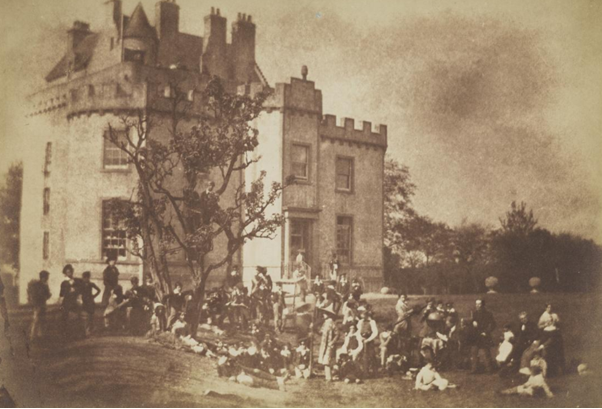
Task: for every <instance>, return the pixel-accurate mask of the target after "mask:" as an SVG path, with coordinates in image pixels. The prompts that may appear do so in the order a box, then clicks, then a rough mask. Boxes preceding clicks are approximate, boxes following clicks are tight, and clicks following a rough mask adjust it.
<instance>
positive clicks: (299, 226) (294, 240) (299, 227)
mask: <svg viewBox="0 0 602 409" xmlns="http://www.w3.org/2000/svg"><path fill="white" fill-rule="evenodd" d="M310 227H311V221H310V220H306V219H291V246H290V249H291V253H290V259H291V260H295V259H296V257H297V255H298V254H299V251H303V253H304V254H305V257H304V258H305V262H306V263H308V262H309V253H310V252H311V246H310V243H309V240H310Z"/></svg>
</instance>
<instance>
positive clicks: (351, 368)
mask: <svg viewBox="0 0 602 409" xmlns="http://www.w3.org/2000/svg"><path fill="white" fill-rule="evenodd" d="M335 370H336V373H337V376H338V377H339V379H341V380H343V381H344V382H345V383H352V382H353V383H361V382H362V379H361V370H360V367H359V365H358V364H357V362H356V361H355V360H353V359H352V358H351V357H350V356H349V355H347V354H341V356H340V357H339V359H337V365H336V368H335Z"/></svg>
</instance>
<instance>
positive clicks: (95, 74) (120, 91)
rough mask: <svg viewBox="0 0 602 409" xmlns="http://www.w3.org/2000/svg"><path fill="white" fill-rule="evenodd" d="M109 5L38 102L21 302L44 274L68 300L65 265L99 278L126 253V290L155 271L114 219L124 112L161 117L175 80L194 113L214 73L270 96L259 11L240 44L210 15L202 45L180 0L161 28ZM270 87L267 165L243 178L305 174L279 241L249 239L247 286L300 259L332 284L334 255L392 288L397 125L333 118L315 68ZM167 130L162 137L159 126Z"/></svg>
mask: <svg viewBox="0 0 602 409" xmlns="http://www.w3.org/2000/svg"><path fill="white" fill-rule="evenodd" d="M104 7H105V8H106V10H105V13H106V21H105V24H104V26H103V27H101V28H99V29H98V30H91V28H90V26H89V25H88V24H86V23H83V22H79V21H76V22H75V23H74V24H73V27H72V28H71V29H70V30H69V31H68V32H67V36H66V38H67V41H66V49H65V52H64V55H63V56H62V58H61V59H60V60H59V61H58V62H57V63H56V65H55V66H54V67H53V68H52V70H51V71H50V72H49V73H48V75H47V76H46V83H47V84H46V86H45V87H44V88H43V89H40V90H38V91H37V92H35V93H34V94H33V95H31V96H30V101H29V102H30V113H29V114H28V116H27V121H26V127H27V129H28V135H29V144H28V146H29V150H28V152H27V155H25V159H24V182H23V192H24V194H23V197H24V201H23V207H22V213H21V220H22V227H21V234H20V236H21V255H20V261H21V275H20V280H21V285H20V288H21V289H20V301H21V302H25V300H26V287H27V286H26V283H27V282H29V281H30V280H31V279H34V278H37V274H38V272H39V271H40V270H48V271H50V272H51V279H50V286H51V291H52V293H53V295H54V298H55V299H56V298H57V297H58V292H59V291H58V289H59V285H60V282H61V281H62V280H63V277H62V274H61V272H62V267H63V266H64V265H65V264H67V263H70V264H72V265H73V266H74V268H75V271H76V275H77V276H79V275H80V274H81V273H82V272H83V271H86V270H88V271H91V272H92V278H93V280H94V281H96V282H101V281H102V271H103V270H104V267H105V258H106V255H107V252H109V251H112V252H117V254H118V256H119V260H118V268H119V270H120V272H121V275H120V279H121V280H123V283H122V284H123V285H125V282H126V281H127V280H129V279H130V278H131V277H132V276H141V275H142V273H143V270H144V266H143V264H142V262H141V261H140V259H138V258H137V257H134V256H133V255H132V254H130V253H129V252H128V248H129V247H130V246H131V245H132V243H129V242H128V239H127V238H126V235H125V232H124V231H123V230H122V229H121V228H120V223H119V221H118V220H113V218H112V217H111V215H110V213H109V212H108V211H107V201H108V200H110V199H113V198H122V199H129V198H131V197H132V194H133V192H134V191H135V188H136V186H137V183H136V173H135V170H134V169H132V167H131V165H130V164H128V162H127V159H126V157H125V155H124V154H123V153H122V152H121V151H120V150H119V149H117V148H116V147H114V146H113V145H112V144H111V143H110V142H107V141H105V139H104V138H103V134H104V133H105V132H107V129H108V126H109V124H111V125H112V126H114V127H116V128H118V127H119V123H120V121H121V119H122V118H123V117H125V116H127V115H132V114H133V113H135V112H136V111H138V110H145V111H146V112H147V113H148V115H156V116H157V117H160V116H161V115H162V114H163V113H162V112H160V111H161V109H160V108H159V109H157V108H156V107H158V106H161V103H162V102H166V101H167V102H168V101H169V100H170V98H173V88H172V86H171V85H170V84H171V82H170V81H171V80H172V79H173V78H174V76H177V77H178V79H179V81H180V84H181V85H180V86H181V87H184V89H186V90H188V92H187V98H188V99H189V101H191V102H192V104H193V107H195V105H194V104H195V102H196V100H195V90H196V89H200V87H201V86H202V85H203V84H205V83H206V82H207V81H208V80H209V79H210V78H211V77H212V76H215V75H217V76H219V77H220V78H221V79H222V80H223V82H224V84H225V86H226V89H227V90H229V91H230V92H252V90H253V89H260V88H265V87H269V84H268V82H267V80H266V79H265V77H264V75H263V74H262V72H261V69H260V68H259V66H258V65H257V62H256V61H255V29H256V27H255V24H254V23H253V21H252V17H251V16H250V15H249V16H247V15H245V14H239V15H238V18H237V19H236V21H235V22H234V23H232V31H231V43H228V42H227V40H226V30H227V24H226V18H225V17H223V16H221V13H220V10H219V9H214V8H212V9H211V12H210V14H209V15H207V16H206V17H205V19H204V28H205V30H204V35H203V37H200V36H194V35H190V34H186V33H181V32H180V31H179V13H180V9H179V6H178V5H177V4H176V2H175V0H161V1H158V2H157V3H156V7H155V18H154V25H152V24H151V23H150V22H149V19H148V17H147V15H146V13H145V11H144V9H143V7H142V5H141V4H139V5H138V6H137V7H136V8H135V10H134V11H133V13H132V14H131V15H130V16H126V15H124V14H123V12H122V2H121V0H112V1H110V2H108V3H106V4H105V6H104ZM272 90H273V93H272V95H271V97H270V98H269V99H268V101H267V102H266V104H265V112H264V113H262V114H261V116H260V117H259V118H258V119H257V120H256V124H255V126H256V127H257V129H258V130H259V142H260V143H259V146H258V148H257V154H258V155H261V160H260V161H259V162H258V163H256V164H254V165H253V166H251V167H250V168H248V169H246V170H245V171H244V172H240V173H239V174H238V175H237V176H236V177H237V178H238V179H237V181H238V182H240V181H241V180H254V179H255V178H256V177H257V176H258V175H259V172H260V171H261V170H266V171H267V173H268V178H270V179H271V180H274V181H279V182H283V181H284V180H285V179H286V178H287V177H288V176H290V175H294V176H295V179H296V180H297V183H296V184H295V185H293V186H290V187H288V188H287V189H285V191H284V193H283V195H282V197H281V199H280V200H279V201H278V203H277V206H276V207H277V208H276V209H274V210H275V211H278V212H281V213H283V214H284V215H285V218H286V222H285V224H284V226H283V227H281V228H280V229H279V231H278V232H277V234H276V237H275V238H274V239H273V240H265V239H257V240H254V241H252V242H249V243H246V244H245V245H244V247H243V249H242V251H240V252H239V253H238V254H237V256H236V260H235V263H237V264H239V265H240V266H241V267H242V269H243V272H244V275H243V279H244V280H245V281H249V280H250V278H251V276H252V272H253V271H254V270H255V267H256V266H258V265H263V266H266V267H268V270H269V273H270V274H271V275H272V277H273V278H275V279H278V278H283V277H286V276H288V275H289V274H290V271H291V266H292V265H293V262H294V260H295V259H296V257H297V255H298V253H299V252H302V253H303V254H304V259H305V262H306V263H307V264H308V265H309V266H310V268H311V271H312V275H315V274H321V275H322V276H324V275H326V274H327V272H326V271H327V270H328V264H329V262H330V261H331V260H332V258H333V253H335V254H336V255H337V258H338V260H339V263H340V266H341V267H340V271H341V272H345V273H347V274H348V275H349V276H350V277H359V278H361V279H362V280H363V282H364V285H365V286H366V288H367V289H369V290H370V289H372V290H374V289H377V288H380V285H381V284H382V269H383V254H382V245H383V173H384V155H385V151H386V148H387V128H386V126H384V125H380V126H377V127H373V126H372V125H371V124H370V123H369V122H363V123H362V125H361V127H360V129H356V126H355V123H354V120H353V119H349V118H344V119H343V120H342V121H341V122H340V124H339V125H337V121H336V118H335V117H334V116H332V115H323V112H322V94H321V91H320V90H318V89H316V88H315V84H314V82H312V81H309V80H307V72H306V71H305V72H304V73H303V75H302V78H291V80H290V81H289V82H288V83H278V84H275V86H274V88H273V89H272ZM151 107H152V108H151ZM196 107H197V108H200V106H198V105H196ZM155 132H157V133H158V134H157V137H159V138H160V137H161V135H160V133H161V130H157V131H155ZM153 137H154V136H153ZM209 178H210V176H209ZM229 194H230V195H231V194H233V192H230V193H229ZM229 194H226V195H225V196H224V197H222V200H228V197H232V196H229ZM36 198H39V200H38V199H36ZM221 244H223V243H221ZM219 245H220V242H218V243H217V244H216V248H217V250H216V251H217V252H219ZM172 264H173V266H172V271H173V272H174V275H175V279H178V278H179V279H181V280H183V281H184V282H186V281H187V277H186V273H184V270H183V269H182V271H181V272H180V270H179V265H182V266H183V265H184V261H182V260H180V261H179V260H178V259H177V258H176V259H174V260H173V262H172ZM224 274H225V271H223V270H222V271H220V272H216V273H213V275H212V277H211V278H210V283H209V284H208V288H210V287H211V286H216V285H221V282H222V280H223V278H224ZM126 287H127V286H126Z"/></svg>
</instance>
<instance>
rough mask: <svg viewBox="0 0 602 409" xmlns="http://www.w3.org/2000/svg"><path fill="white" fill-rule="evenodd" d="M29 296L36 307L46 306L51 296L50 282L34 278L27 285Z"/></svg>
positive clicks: (30, 301)
mask: <svg viewBox="0 0 602 409" xmlns="http://www.w3.org/2000/svg"><path fill="white" fill-rule="evenodd" d="M27 298H28V300H29V303H30V304H31V305H32V306H34V307H44V306H45V305H46V301H48V299H49V298H50V289H49V288H48V284H46V283H43V282H41V281H40V280H32V281H30V282H29V284H28V285H27Z"/></svg>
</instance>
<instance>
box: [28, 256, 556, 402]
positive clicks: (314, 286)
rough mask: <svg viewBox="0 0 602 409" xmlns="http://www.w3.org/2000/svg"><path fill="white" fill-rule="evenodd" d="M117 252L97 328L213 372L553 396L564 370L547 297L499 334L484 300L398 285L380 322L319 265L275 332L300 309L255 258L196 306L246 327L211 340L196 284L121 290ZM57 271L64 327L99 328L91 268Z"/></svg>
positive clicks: (238, 377) (40, 329) (42, 303)
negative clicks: (144, 341) (477, 381)
mask: <svg viewBox="0 0 602 409" xmlns="http://www.w3.org/2000/svg"><path fill="white" fill-rule="evenodd" d="M115 262H116V260H115V258H111V257H109V259H108V260H107V267H106V269H105V270H104V273H103V284H104V293H103V294H102V302H101V304H100V305H101V306H102V308H104V310H103V314H102V316H103V325H102V327H103V330H104V331H116V332H120V331H127V332H128V333H130V334H132V335H144V334H147V335H148V336H149V337H155V338H157V339H163V340H166V339H168V340H170V341H169V342H172V341H174V342H175V341H177V342H179V344H180V345H182V346H183V347H185V348H188V349H190V350H191V351H192V352H195V353H198V354H202V355H206V356H209V357H213V358H215V359H217V361H218V365H217V367H218V374H219V375H220V376H226V377H228V378H229V379H231V380H233V381H236V382H240V383H242V384H249V385H254V386H266V387H276V388H283V385H284V382H285V381H286V380H287V379H288V378H290V377H296V378H309V377H320V376H323V377H324V379H325V380H326V381H336V380H341V381H344V382H346V383H360V382H362V381H364V380H366V379H369V378H374V377H380V376H390V375H394V374H400V375H401V376H402V377H403V378H404V379H407V380H412V381H414V382H415V389H416V390H421V391H427V390H445V389H448V388H453V387H455V386H456V385H454V384H452V383H450V382H449V381H447V380H446V379H444V378H443V377H442V376H441V375H440V372H445V371H448V370H469V371H470V372H471V373H475V374H476V373H480V372H490V373H493V372H499V375H500V376H502V377H508V376H526V377H528V380H527V382H526V383H525V384H524V385H521V386H519V387H518V388H513V389H509V390H504V391H501V393H503V394H512V393H516V394H520V395H533V394H536V393H538V392H537V391H538V390H541V393H542V394H543V395H545V396H552V392H551V391H550V389H549V388H548V386H547V383H546V379H547V378H548V377H551V376H556V375H560V374H562V373H564V372H565V362H564V361H565V359H564V347H563V339H562V332H561V327H560V319H559V316H558V314H557V313H556V312H555V311H554V310H553V306H552V305H551V304H548V305H547V306H546V309H545V311H544V312H543V314H542V315H541V317H540V318H539V320H538V321H537V322H534V321H532V320H531V319H530V317H529V315H528V314H527V313H526V312H521V313H520V315H519V316H518V320H517V322H516V323H508V324H506V325H505V326H504V327H503V331H502V337H501V338H500V339H499V340H497V339H495V338H494V336H493V331H494V329H496V321H495V319H494V315H493V313H492V312H491V311H490V310H489V309H488V308H487V305H486V302H485V300H484V299H477V300H476V301H475V308H474V310H473V311H472V312H471V313H470V316H468V314H466V313H465V312H464V313H462V314H460V312H459V311H456V309H455V307H454V305H453V304H452V303H450V302H447V303H446V302H444V301H442V300H435V299H433V298H431V299H429V300H428V301H427V302H426V304H424V305H422V304H416V303H415V304H412V303H411V302H410V301H409V299H408V297H407V296H406V295H404V294H402V295H400V296H399V298H398V300H397V303H396V305H395V313H396V314H395V315H396V319H395V320H391V321H390V322H382V321H383V320H382V319H379V321H380V322H379V323H377V321H376V320H375V314H374V311H373V306H372V305H371V304H370V303H369V302H368V301H367V300H366V299H365V297H362V295H363V289H362V285H361V283H360V281H358V280H348V279H347V277H346V276H345V275H344V274H340V275H339V276H338V277H336V280H333V279H332V277H328V278H327V279H325V280H322V278H321V277H320V276H319V275H317V276H316V277H314V278H313V280H312V281H311V283H306V282H304V283H303V284H304V285H303V286H299V287H302V290H303V291H301V294H300V296H301V298H303V301H305V298H306V297H307V296H308V295H309V294H312V295H313V298H314V299H315V302H314V303H303V304H302V305H301V307H300V308H299V309H298V311H304V314H302V315H304V316H305V317H306V318H307V319H306V320H305V321H304V322H305V324H306V325H299V322H298V320H297V322H296V324H295V325H294V326H293V330H294V335H295V338H294V339H295V341H294V342H292V341H290V340H288V341H287V340H286V339H285V338H287V337H286V336H282V337H281V335H283V333H284V332H285V323H286V321H287V319H288V318H290V317H291V316H293V317H295V316H296V315H295V314H292V313H291V312H292V311H290V309H289V305H288V304H287V294H286V293H285V292H284V291H283V287H282V284H281V283H276V284H274V283H273V282H272V279H271V277H270V275H269V274H268V272H267V269H266V268H264V267H257V269H256V272H255V274H254V276H253V278H252V280H251V285H250V289H248V288H247V287H246V286H244V285H243V281H242V277H241V274H240V271H239V270H238V269H237V268H236V267H234V268H232V271H231V272H230V273H229V274H228V275H227V277H226V279H225V281H224V283H223V286H222V287H220V288H215V289H212V290H211V291H209V292H208V293H207V295H206V296H205V300H204V303H203V304H202V307H201V309H200V315H199V316H197V317H200V318H199V321H200V323H202V324H205V325H208V326H209V327H211V328H221V329H224V328H225V329H226V330H227V332H226V333H227V334H233V333H237V334H245V335H246V336H247V338H245V339H244V340H243V341H241V340H240V339H236V338H232V341H229V339H228V337H226V339H223V340H220V341H219V342H209V341H203V340H200V339H198V337H197V334H196V333H192V332H191V317H192V316H193V313H194V311H191V308H197V307H195V306H194V304H193V303H192V302H191V300H192V298H193V297H192V296H193V293H192V291H184V290H183V286H182V284H181V283H175V285H174V287H173V291H171V292H170V293H168V294H165V295H164V296H163V297H159V296H158V291H157V290H156V287H155V286H154V285H153V282H152V280H151V279H148V280H145V281H146V282H145V283H144V285H140V283H139V281H138V278H137V277H133V278H132V279H131V280H130V282H131V286H130V288H129V289H127V290H126V291H124V290H123V288H122V287H121V285H120V284H119V271H118V269H117V267H116V266H115ZM63 274H64V276H65V280H64V281H63V282H62V284H61V287H60V294H59V303H60V307H61V322H62V325H63V326H64V328H63V331H62V333H63V334H71V335H74V334H81V335H82V336H89V335H90V334H92V333H93V332H95V331H97V330H99V329H100V328H96V327H95V320H94V316H95V311H96V308H97V305H96V302H95V299H96V298H97V297H98V296H99V295H100V294H101V292H103V291H102V290H101V289H100V288H99V287H98V286H97V285H96V284H94V283H93V282H92V281H91V280H90V278H91V274H90V272H84V273H83V274H82V275H81V278H76V277H74V269H73V267H72V266H71V265H69V264H68V265H66V266H65V267H64V269H63ZM48 278H49V273H48V272H47V271H42V272H40V275H39V280H35V281H32V282H31V283H30V284H29V287H28V294H29V302H30V304H31V305H32V306H33V323H32V326H31V331H30V337H31V339H32V340H36V339H39V338H40V337H42V336H43V334H44V322H45V314H46V301H47V300H48V299H49V298H50V297H51V294H50V290H49V288H48ZM304 306H309V308H304ZM297 315H301V314H297ZM415 327H416V328H415ZM280 338H282V339H280ZM289 338H290V337H289ZM492 350H495V351H496V353H495V354H492ZM494 355H495V356H494Z"/></svg>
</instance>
